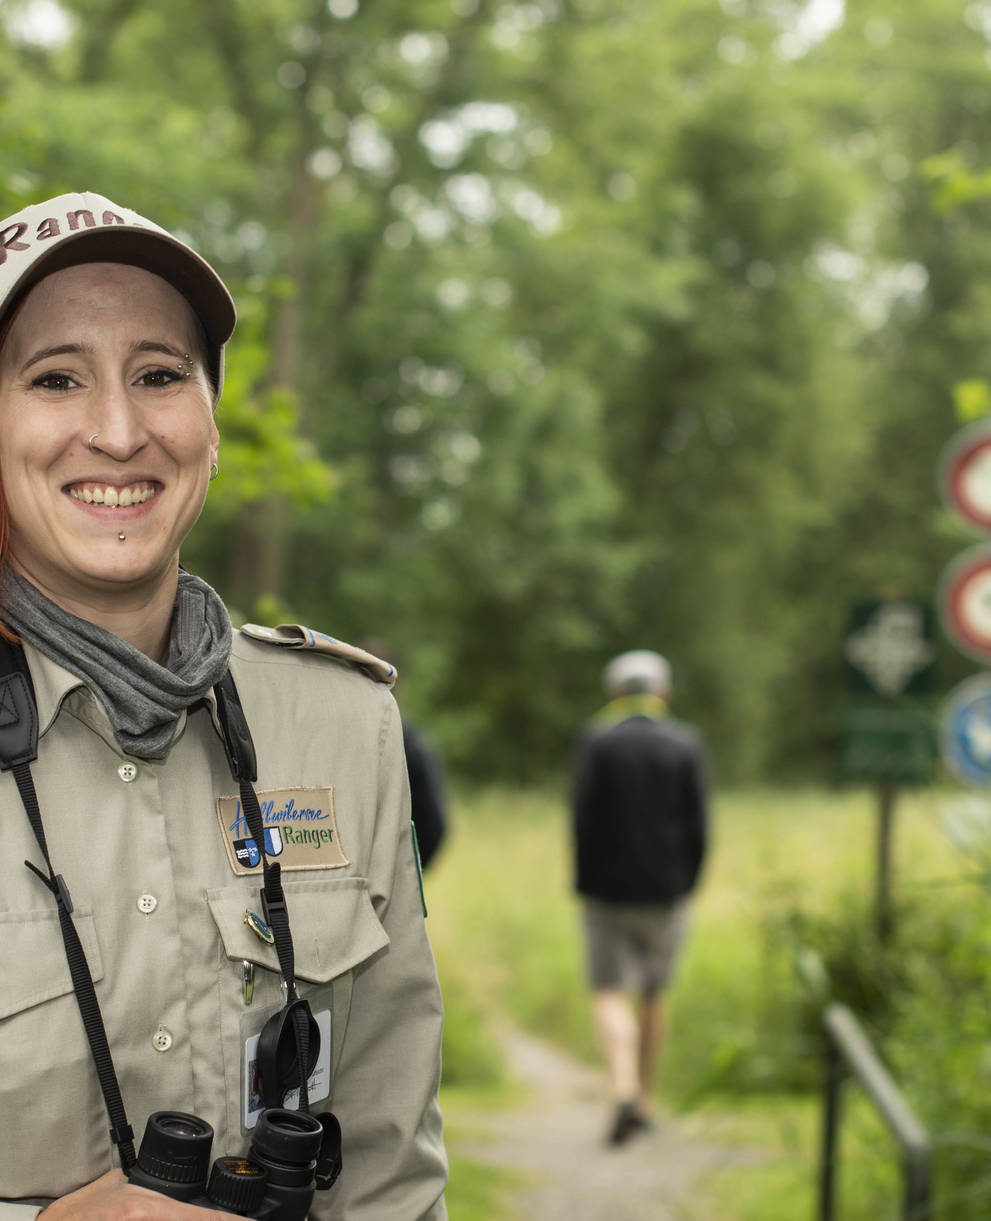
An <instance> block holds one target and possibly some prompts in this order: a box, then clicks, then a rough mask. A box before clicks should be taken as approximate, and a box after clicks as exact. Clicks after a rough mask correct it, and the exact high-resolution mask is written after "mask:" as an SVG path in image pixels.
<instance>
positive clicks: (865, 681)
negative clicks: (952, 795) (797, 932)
mask: <svg viewBox="0 0 991 1221" xmlns="http://www.w3.org/2000/svg"><path fill="white" fill-rule="evenodd" d="M843 658H844V664H845V667H846V672H847V687H848V689H850V691H851V692H852V693H854V692H855V693H856V702H855V703H852V704H851V705H850V706H849V707H848V708H847V711H846V715H845V717H844V722H843V732H842V735H841V752H840V772H841V775H842V776H843V778H844V779H846V780H859V781H866V782H868V783H872V784H874V785H875V787H876V791H877V811H878V813H877V854H876V860H877V871H876V886H875V910H876V920H877V929H878V935H879V936H880V937H881V938H882V939H883V938H887V937H888V936H889V935H890V933H891V931H892V926H893V920H892V904H891V840H892V828H893V822H894V816H895V801H896V798H897V794H898V788H899V786H900V785H903V784H919V783H923V782H925V781H927V780H929V779H930V778H931V776H932V769H933V759H934V754H935V748H934V741H933V733H932V728H931V725H930V722H929V718H928V717H927V716H926V714H925V713H924V712H923V711H921V710H920V708H919V707H918V705H917V704H916V703H915V701H914V700H912V699H910V698H908V697H911V696H914V695H918V694H922V693H924V692H925V691H927V690H928V689H929V686H930V682H931V677H932V668H933V664H934V662H935V660H936V648H935V643H934V625H933V614H932V610H931V608H930V607H929V606H928V605H927V604H926V603H924V602H919V601H914V600H912V599H908V598H886V599H876V600H874V601H871V602H859V603H856V604H855V605H854V606H852V607H851V609H850V616H849V625H848V629H847V634H846V637H845V639H844V642H843Z"/></svg>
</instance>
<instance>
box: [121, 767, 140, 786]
mask: <svg viewBox="0 0 991 1221" xmlns="http://www.w3.org/2000/svg"><path fill="white" fill-rule="evenodd" d="M117 775H118V776H120V778H121V780H123V781H124V783H125V784H130V783H131V781H132V780H137V778H138V769H137V768H136V767H135V766H134V764H133V763H122V764H121V765H120V767H119V768H118V769H117Z"/></svg>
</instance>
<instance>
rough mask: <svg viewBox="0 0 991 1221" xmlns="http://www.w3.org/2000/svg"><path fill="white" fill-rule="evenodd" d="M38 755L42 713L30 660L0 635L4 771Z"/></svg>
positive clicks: (0, 723)
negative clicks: (35, 690)
mask: <svg viewBox="0 0 991 1221" xmlns="http://www.w3.org/2000/svg"><path fill="white" fill-rule="evenodd" d="M37 756H38V710H37V705H36V703H35V698H34V684H33V683H32V682H31V671H30V670H29V669H28V663H27V658H26V657H25V656H24V650H23V649H22V648H21V646H20V645H19V644H14V643H13V641H11V640H7V639H6V638H5V637H3V636H0V770H2V771H5V772H6V771H9V770H10V768H12V767H13V766H14V765H15V764H17V763H33V762H34V760H35V759H36V758H37Z"/></svg>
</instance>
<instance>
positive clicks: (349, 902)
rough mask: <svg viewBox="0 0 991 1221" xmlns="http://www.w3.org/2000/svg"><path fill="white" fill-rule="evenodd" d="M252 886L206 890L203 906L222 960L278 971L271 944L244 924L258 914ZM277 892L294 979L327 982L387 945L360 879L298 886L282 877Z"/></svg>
mask: <svg viewBox="0 0 991 1221" xmlns="http://www.w3.org/2000/svg"><path fill="white" fill-rule="evenodd" d="M257 882H258V879H252V881H251V882H247V883H246V884H242V885H240V886H225V887H223V888H222V889H219V890H208V891H207V902H208V903H209V905H210V911H211V912H212V914H213V918H214V920H215V921H216V924H217V929H218V931H219V932H220V938H221V941H222V942H223V945H224V951H225V953H226V954H227V957H228V958H231V959H236V960H237V961H238V962H240V961H241V960H243V959H247V961H248V962H253V963H256V964H257V965H258V966H261V967H265V968H266V969H267V970H269V971H274V972H276V973H278V970H279V958H278V955H277V954H276V952H275V946H273V945H268V944H266V943H265V942H264V941H262V939H261V938H260V937H259V936H258V935H257V934H256V933H254V932H253V931H252V930H251V928H250V927H249V926H248V925H247V924H246V923H245V913H246V912H248V911H255V912H258V913H259V914H260V912H261V902H260V899H259V897H258V886H257ZM282 888H283V890H284V891H285V895H286V906H287V907H288V908H289V925H290V928H291V929H292V940H293V950H294V955H295V966H296V978H297V979H298V980H306V981H307V982H309V983H311V984H326V983H329V982H330V981H331V980H333V979H334V978H335V977H337V976H339V975H343V974H344V973H345V972H347V971H351V970H353V969H354V967H356V966H357V965H358V964H359V963H361V962H364V961H365V960H366V959H368V958H371V957H372V955H373V954H376V953H377V952H378V951H379V950H382V949H384V948H385V947H386V946H387V945H388V944H389V935H388V933H386V931H385V929H384V928H383V927H382V925H381V923H380V921H379V918H378V916H376V914H375V910H374V908H373V907H372V901H371V899H370V897H369V894H368V883H367V882H366V881H365V879H364V878H327V879H320V880H319V881H313V882H297V881H293V880H289V879H287V878H286V877H285V876H283V879H282Z"/></svg>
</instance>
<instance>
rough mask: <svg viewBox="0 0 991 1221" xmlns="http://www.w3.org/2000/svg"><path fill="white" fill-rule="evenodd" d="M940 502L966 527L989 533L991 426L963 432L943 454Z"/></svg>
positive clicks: (979, 425)
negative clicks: (952, 511) (954, 511)
mask: <svg viewBox="0 0 991 1221" xmlns="http://www.w3.org/2000/svg"><path fill="white" fill-rule="evenodd" d="M940 483H941V487H942V492H943V500H944V501H945V503H946V504H947V505H948V506H949V507H950V508H951V509H954V510H956V512H957V513H959V515H960V516H961V517H962V518H963V520H964V521H965V522H966V523H967V525H969V526H975V527H976V528H977V529H978V530H981V531H985V530H991V423H988V421H986V420H981V421H980V422H979V423H977V424H972V425H971V426H970V427H969V428H965V429H963V430H962V431H961V432H959V433H957V435H956V436H955V437H954V438H953V439H952V441H951V442H950V443H949V445H947V447H946V449H945V450H944V451H943V457H942V460H941V471H940Z"/></svg>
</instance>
